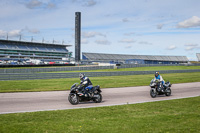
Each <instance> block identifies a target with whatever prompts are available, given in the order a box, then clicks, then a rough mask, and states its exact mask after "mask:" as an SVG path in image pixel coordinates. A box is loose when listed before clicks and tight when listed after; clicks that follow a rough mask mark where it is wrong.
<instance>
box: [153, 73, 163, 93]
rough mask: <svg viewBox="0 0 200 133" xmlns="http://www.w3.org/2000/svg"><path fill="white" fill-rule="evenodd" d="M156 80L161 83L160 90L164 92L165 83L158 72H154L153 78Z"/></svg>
mask: <svg viewBox="0 0 200 133" xmlns="http://www.w3.org/2000/svg"><path fill="white" fill-rule="evenodd" d="M156 80H159V81H161V88H162V91H164V87H163V86H164V84H165V81H164V80H163V78H162V76H161V75H160V74H159V72H155V78H154V81H156Z"/></svg>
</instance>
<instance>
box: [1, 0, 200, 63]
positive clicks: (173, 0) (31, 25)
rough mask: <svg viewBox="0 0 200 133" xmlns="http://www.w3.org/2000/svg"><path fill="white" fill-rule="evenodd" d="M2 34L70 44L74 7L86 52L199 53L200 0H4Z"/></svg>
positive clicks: (189, 54) (188, 55)
mask: <svg viewBox="0 0 200 133" xmlns="http://www.w3.org/2000/svg"><path fill="white" fill-rule="evenodd" d="M0 3H1V4H0V20H1V21H0V39H6V36H7V35H8V36H9V39H11V40H19V36H21V38H22V40H23V41H31V38H32V37H33V40H34V41H36V42H42V40H43V38H44V40H45V42H47V43H52V42H53V40H54V42H56V43H62V42H63V41H64V43H65V44H70V45H72V47H70V48H69V50H70V51H72V52H74V42H75V41H74V26H75V12H77V11H79V12H81V17H82V23H81V25H82V28H81V30H82V36H81V40H82V48H81V51H82V52H93V53H96V52H97V53H112V54H140V55H181V56H187V57H188V58H189V59H190V60H197V57H196V53H200V8H199V5H200V1H199V0H162V1H161V0H0Z"/></svg>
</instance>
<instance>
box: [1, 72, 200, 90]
mask: <svg viewBox="0 0 200 133" xmlns="http://www.w3.org/2000/svg"><path fill="white" fill-rule="evenodd" d="M161 75H162V77H163V78H164V80H165V81H168V80H169V81H170V82H171V83H172V84H175V83H187V82H200V72H195V73H171V74H161ZM153 78H154V75H129V76H108V77H90V79H91V81H92V83H93V85H100V86H101V88H113V87H128V86H147V85H149V83H150V81H151V79H153ZM79 82H80V81H79V78H78V77H77V78H71V79H69V78H67V79H40V80H11V81H0V92H26V91H56V90H67V89H70V87H71V85H72V84H74V83H79Z"/></svg>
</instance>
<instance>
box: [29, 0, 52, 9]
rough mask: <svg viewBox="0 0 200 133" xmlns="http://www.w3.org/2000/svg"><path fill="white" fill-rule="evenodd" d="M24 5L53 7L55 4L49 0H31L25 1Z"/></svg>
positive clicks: (34, 7)
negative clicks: (47, 0)
mask: <svg viewBox="0 0 200 133" xmlns="http://www.w3.org/2000/svg"><path fill="white" fill-rule="evenodd" d="M25 6H26V7H27V8H29V9H38V8H44V9H53V8H55V7H56V4H54V3H51V2H48V3H45V2H41V1H39V0H31V1H29V2H28V3H26V4H25Z"/></svg>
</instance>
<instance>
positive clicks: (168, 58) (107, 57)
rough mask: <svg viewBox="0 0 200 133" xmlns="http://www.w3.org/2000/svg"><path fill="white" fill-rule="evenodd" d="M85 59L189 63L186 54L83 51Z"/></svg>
mask: <svg viewBox="0 0 200 133" xmlns="http://www.w3.org/2000/svg"><path fill="white" fill-rule="evenodd" d="M82 55H83V59H85V60H90V61H125V60H129V59H140V60H145V61H161V62H162V61H163V62H164V61H165V62H177V63H178V62H179V63H187V62H188V61H189V60H188V58H187V57H186V56H157V55H123V54H100V53H82Z"/></svg>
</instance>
